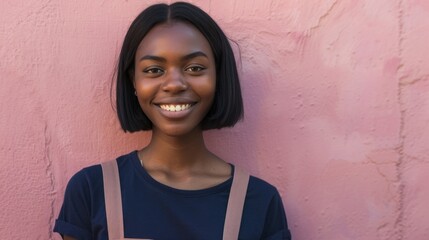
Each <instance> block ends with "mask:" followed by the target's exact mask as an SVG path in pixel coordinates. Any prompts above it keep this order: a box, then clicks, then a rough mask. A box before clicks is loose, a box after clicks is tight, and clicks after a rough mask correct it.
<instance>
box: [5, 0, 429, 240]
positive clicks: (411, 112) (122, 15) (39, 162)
mask: <svg viewBox="0 0 429 240" xmlns="http://www.w3.org/2000/svg"><path fill="white" fill-rule="evenodd" d="M155 2H158V1H135V0H128V1H101V0H94V1H81V0H77V1H51V0H27V1H23V0H15V1H2V2H1V3H0V76H1V78H0V79H1V83H2V86H1V87H0V109H1V113H0V163H1V167H0V176H1V178H0V202H1V212H0V213H1V215H0V236H2V239H60V237H59V235H57V234H54V233H52V228H53V224H54V221H55V218H56V216H57V215H58V212H59V209H60V206H61V203H62V198H63V194H64V189H65V186H66V184H67V181H68V180H69V178H70V177H71V176H72V175H73V174H74V173H75V172H76V171H78V170H80V169H81V168H83V167H85V166H88V165H92V164H97V163H100V162H102V161H106V160H109V159H112V158H114V157H116V156H118V155H120V154H124V153H127V152H130V151H132V150H134V149H139V148H141V147H143V146H144V145H145V144H147V142H148V140H149V138H150V133H138V134H125V133H123V132H122V131H121V130H120V127H119V124H118V122H117V119H116V117H115V112H114V111H113V110H112V107H111V103H110V84H111V78H112V73H113V70H114V64H115V61H116V57H117V56H118V54H119V48H120V45H121V43H122V39H123V36H124V34H125V31H126V29H127V27H128V26H129V24H130V22H131V21H132V20H133V18H134V17H135V16H136V15H137V14H138V13H139V12H140V11H141V10H142V9H144V8H145V7H146V6H148V5H150V4H151V3H155ZM191 2H193V3H195V4H197V5H198V6H200V7H201V8H203V9H204V10H206V11H207V12H209V14H210V15H211V16H212V17H213V18H214V19H216V20H217V22H218V23H219V25H220V26H221V27H222V28H223V29H224V31H225V32H226V33H227V35H228V36H229V37H230V38H231V39H233V40H235V42H236V43H237V45H236V44H233V47H234V48H235V51H236V52H237V53H239V54H237V59H238V65H239V72H240V76H241V83H242V90H243V96H244V101H245V119H244V121H243V122H241V123H239V124H238V125H237V126H236V127H234V128H232V129H224V130H220V131H208V132H206V140H207V144H208V145H209V147H210V149H212V150H213V151H214V152H215V153H217V154H218V155H219V156H221V157H223V158H224V159H226V160H227V161H230V162H233V163H235V164H238V165H241V166H243V167H244V168H246V169H248V170H249V171H250V172H251V173H252V174H253V175H256V176H258V177H261V178H263V179H266V180H267V181H269V182H270V183H272V184H274V185H275V186H276V187H277V188H278V189H279V191H280V193H281V195H282V197H283V201H284V204H285V208H286V212H287V217H288V221H289V227H290V229H291V231H292V235H293V239H295V240H308V239H326V240H328V239H336V240H337V239H338V240H343V239H344V240H348V239H364V240H378V239H381V240H388V239H389V240H390V239H394V240H403V239H413V240H425V239H429V224H428V223H429V217H428V216H429V208H428V207H427V206H428V204H427V203H428V202H429V188H427V186H426V185H427V182H428V181H429V147H428V145H429V94H428V93H429V58H428V56H429V48H428V47H427V43H428V42H429V3H428V1H426V0H394V1H392V0H378V1H372V0H362V1H353V0H326V1H317V3H315V1H310V0H269V1H263V0H249V1H245V0H219V1H208V0H198V1H197V0H195V1H191ZM238 46H239V47H238Z"/></svg>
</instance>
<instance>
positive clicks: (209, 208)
mask: <svg viewBox="0 0 429 240" xmlns="http://www.w3.org/2000/svg"><path fill="white" fill-rule="evenodd" d="M117 162H118V168H119V175H120V181H121V191H122V205H123V215H124V216H123V218H124V234H125V237H126V238H149V239H157V240H168V239H175V240H177V239H184V240H185V239H186V240H192V239H198V240H210V239H216V240H220V239H222V233H223V226H224V220H225V214H226V206H227V202H228V196H229V191H230V189H231V183H232V178H230V179H229V180H227V181H225V182H223V183H221V184H219V185H217V186H214V187H210V188H207V189H203V190H179V189H175V188H171V187H169V186H166V185H164V184H161V183H159V182H157V181H156V180H155V179H153V178H152V177H151V176H150V175H149V174H148V173H147V172H146V171H145V169H144V168H143V167H142V166H141V164H140V160H139V158H138V156H137V151H134V152H131V153H129V154H127V155H124V156H121V157H119V158H118V159H117ZM54 231H55V232H58V233H61V234H62V235H68V236H71V237H74V238H77V239H97V240H102V239H103V240H104V239H107V223H106V213H105V205H104V191H103V176H102V171H101V166H100V165H95V166H91V167H88V168H84V169H82V170H81V171H79V172H78V173H76V174H75V175H74V176H73V177H72V178H71V179H70V181H69V183H68V185H67V189H66V192H65V196H64V203H63V206H62V208H61V212H60V214H59V217H58V219H57V220H56V223H55V228H54ZM239 239H270V240H284V239H291V237H290V232H289V230H288V226H287V222H286V216H285V212H284V208H283V204H282V200H281V198H280V196H279V194H278V192H277V190H276V188H275V187H273V186H272V185H270V184H268V183H267V182H265V181H263V180H261V179H259V178H256V177H253V176H251V177H250V180H249V187H248V189H247V194H246V200H245V203H244V210H243V216H242V220H241V227H240V234H239Z"/></svg>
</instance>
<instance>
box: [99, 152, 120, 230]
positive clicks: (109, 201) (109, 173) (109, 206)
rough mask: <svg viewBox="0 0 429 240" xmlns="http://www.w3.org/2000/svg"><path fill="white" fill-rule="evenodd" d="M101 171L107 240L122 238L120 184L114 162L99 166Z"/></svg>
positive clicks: (116, 165)
mask: <svg viewBox="0 0 429 240" xmlns="http://www.w3.org/2000/svg"><path fill="white" fill-rule="evenodd" d="M101 169H102V170H103V184H104V202H105V205H106V218H107V231H108V234H109V235H108V236H109V239H122V238H123V237H124V224H123V222H124V221H123V215H122V198H121V184H120V180H119V171H118V164H117V162H116V160H113V161H108V162H105V163H102V164H101Z"/></svg>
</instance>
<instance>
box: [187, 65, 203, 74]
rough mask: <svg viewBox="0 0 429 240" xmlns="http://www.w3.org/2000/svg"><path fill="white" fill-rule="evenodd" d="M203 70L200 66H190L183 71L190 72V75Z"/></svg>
mask: <svg viewBox="0 0 429 240" xmlns="http://www.w3.org/2000/svg"><path fill="white" fill-rule="evenodd" d="M205 69H206V68H205V67H203V66H200V65H192V66H189V67H187V68H186V69H185V71H187V72H191V73H198V72H201V71H203V70H205Z"/></svg>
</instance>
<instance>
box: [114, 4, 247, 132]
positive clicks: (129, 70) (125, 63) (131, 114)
mask: <svg viewBox="0 0 429 240" xmlns="http://www.w3.org/2000/svg"><path fill="white" fill-rule="evenodd" d="M171 21H182V22H186V23H189V24H192V25H193V26H195V27H196V28H197V29H198V30H199V31H200V32H201V33H202V34H203V35H204V36H205V38H206V39H207V41H208V42H209V44H210V46H211V49H212V51H213V55H214V59H215V66H216V90H215V96H214V100H213V105H212V107H211V109H210V110H209V111H208V113H207V115H206V116H205V118H204V119H203V120H202V122H201V127H202V129H203V130H208V129H219V128H223V127H232V126H234V125H235V124H236V123H237V122H238V121H239V120H240V119H242V118H243V100H242V97H241V90H240V83H239V79H238V73H237V67H236V63H235V59H234V54H233V51H232V49H231V45H230V43H229V41H228V38H227V37H226V36H225V34H224V33H223V31H222V30H221V29H220V27H219V26H218V25H217V24H216V22H215V21H214V20H213V19H212V18H211V17H210V16H209V15H208V14H207V13H205V12H204V11H203V10H201V9H200V8H198V7H196V6H194V5H192V4H189V3H184V2H176V3H173V4H171V5H167V4H155V5H152V6H150V7H148V8H146V9H145V10H144V11H143V12H141V13H140V15H138V16H137V18H136V19H135V20H134V21H133V23H132V24H131V26H130V28H129V29H128V32H127V34H126V36H125V39H124V43H123V45H122V49H121V53H120V55H119V59H118V66H117V73H116V78H117V79H116V80H117V82H116V84H117V85H116V105H117V113H118V117H119V121H120V123H121V127H122V129H123V130H124V131H125V132H127V131H128V132H136V131H140V130H151V129H152V122H151V121H150V120H149V118H148V117H147V116H146V115H145V114H144V112H143V110H142V109H141V107H140V105H139V102H138V99H137V97H136V96H135V94H134V91H135V89H134V85H133V81H134V68H135V63H134V61H135V54H136V51H137V48H138V46H139V44H140V42H141V41H142V40H143V38H144V37H145V36H146V34H147V33H148V32H149V31H150V30H151V29H152V28H153V27H155V26H156V25H158V24H161V23H166V22H171Z"/></svg>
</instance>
